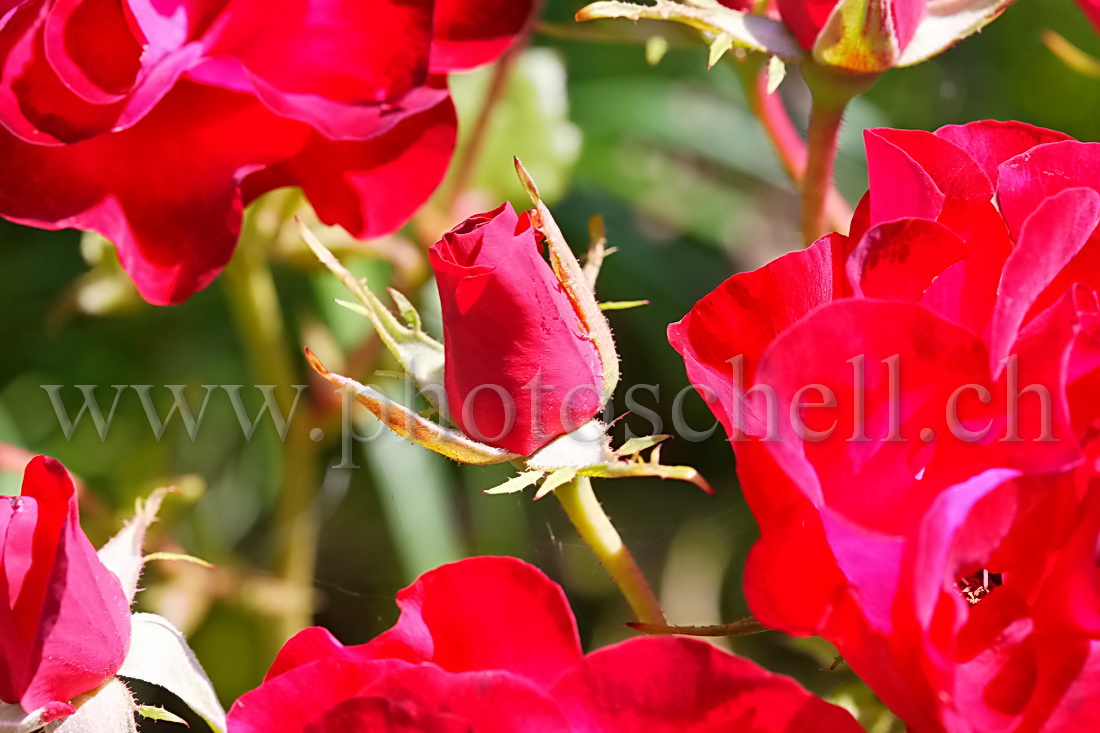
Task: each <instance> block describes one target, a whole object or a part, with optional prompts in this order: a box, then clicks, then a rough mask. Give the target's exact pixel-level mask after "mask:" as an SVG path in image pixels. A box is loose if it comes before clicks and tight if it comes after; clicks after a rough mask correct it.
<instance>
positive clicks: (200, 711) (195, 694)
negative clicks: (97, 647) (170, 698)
mask: <svg viewBox="0 0 1100 733" xmlns="http://www.w3.org/2000/svg"><path fill="white" fill-rule="evenodd" d="M131 618H132V621H133V625H132V633H131V637H130V639H131V640H130V650H129V651H128V652H127V653H126V660H125V661H124V662H123V663H122V667H121V669H119V670H118V674H119V676H120V677H130V678H132V679H136V680H141V681H143V682H148V683H149V684H151V685H157V686H158V687H163V688H164V689H166V690H168V691H169V692H171V693H172V694H173V695H175V696H176V697H178V698H179V699H180V700H182V701H183V703H184V704H185V705H187V707H189V708H191V709H192V710H193V711H195V713H196V714H197V715H198V716H199V717H201V718H202V719H203V720H204V721H206V723H207V725H209V726H210V728H211V729H212V730H213V731H214V733H224V731H225V711H224V710H223V709H222V706H221V703H219V702H218V696H217V695H216V694H215V693H214V687H213V686H212V685H211V684H210V678H208V677H207V676H206V672H204V671H203V669H202V666H201V665H200V664H199V661H198V660H197V659H196V658H195V654H194V653H193V652H192V651H191V648H190V647H189V646H187V640H186V639H184V638H183V634H181V633H180V632H179V631H178V630H177V629H176V627H175V626H173V625H172V624H171V623H169V622H168V620H167V619H165V618H162V617H160V616H157V615H155V614H152V613H135V614H134V615H133V616H132V617H131Z"/></svg>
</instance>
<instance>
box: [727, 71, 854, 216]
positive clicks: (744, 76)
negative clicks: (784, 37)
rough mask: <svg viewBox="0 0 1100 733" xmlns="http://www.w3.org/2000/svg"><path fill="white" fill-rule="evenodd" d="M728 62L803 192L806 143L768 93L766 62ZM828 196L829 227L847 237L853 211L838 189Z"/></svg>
mask: <svg viewBox="0 0 1100 733" xmlns="http://www.w3.org/2000/svg"><path fill="white" fill-rule="evenodd" d="M726 58H730V59H732V63H733V66H734V68H735V69H736V71H737V73H738V76H739V77H740V79H741V85H742V88H743V89H744V92H745V99H746V100H747V102H748V107H749V111H751V112H752V113H753V115H754V116H755V117H756V119H757V120H759V121H760V127H761V128H762V129H763V130H764V134H765V135H767V137H768V140H770V141H771V144H772V146H773V147H774V148H775V152H776V157H778V158H779V163H780V165H782V166H783V170H784V171H786V173H787V175H788V176H790V179H791V181H793V182H794V184H795V185H796V186H798V188H799V190H801V189H802V180H803V178H804V177H805V173H806V143H805V142H804V141H803V140H802V136H801V135H800V134H799V133H798V130H797V129H795V126H794V123H792V122H791V118H790V115H789V114H788V113H787V109H786V107H785V106H784V105H783V100H782V99H781V98H780V96H779V94H778V93H777V92H772V93H771V94H769V93H768V74H767V71H766V70H765V68H764V64H763V61H762V60H761V59H760V58H759V57H758V54H752V55H750V56H749V57H748V58H747V59H744V60H742V59H737V58H736V57H734V56H733V55H732V54H726ZM827 195H828V198H827V199H826V202H825V212H826V216H827V217H828V221H829V226H830V228H832V229H833V230H835V231H838V232H841V233H844V234H846V233H847V232H848V226H849V223H850V222H851V220H852V209H851V207H849V206H848V202H847V201H845V200H844V197H843V196H841V195H840V192H839V191H837V190H836V187H834V186H831V187H830V189H829V193H828V194H827Z"/></svg>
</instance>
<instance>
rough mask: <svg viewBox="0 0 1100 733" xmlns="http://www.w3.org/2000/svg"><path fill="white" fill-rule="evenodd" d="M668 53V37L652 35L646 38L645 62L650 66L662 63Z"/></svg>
mask: <svg viewBox="0 0 1100 733" xmlns="http://www.w3.org/2000/svg"><path fill="white" fill-rule="evenodd" d="M666 53H668V39H667V38H665V37H664V36H650V37H649V38H647V39H645V62H646V63H647V64H649V65H650V66H656V65H657V64H659V63H661V59H663V58H664V57H665V54H666Z"/></svg>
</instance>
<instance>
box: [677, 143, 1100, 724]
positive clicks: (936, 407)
mask: <svg viewBox="0 0 1100 733" xmlns="http://www.w3.org/2000/svg"><path fill="white" fill-rule="evenodd" d="M866 142H867V155H868V167H869V178H870V190H869V192H868V194H867V196H866V197H865V198H864V200H863V201H862V202H861V204H860V206H859V208H858V209H857V212H856V215H855V217H854V220H853V222H852V232H851V235H850V236H848V237H843V236H840V235H835V234H834V235H829V236H826V237H823V238H822V239H821V240H819V241H818V242H817V243H816V244H815V245H814V246H813V247H811V248H810V249H808V250H806V251H803V252H795V253H792V254H789V255H786V256H784V257H781V258H779V259H778V260H776V261H774V262H772V263H771V264H769V265H767V266H765V267H764V268H761V269H760V270H757V271H756V272H751V273H746V274H742V275H737V276H734V277H733V278H730V279H729V280H728V281H727V282H726V283H724V284H723V285H722V286H720V287H719V288H718V289H717V290H716V291H714V292H713V293H711V294H710V295H708V296H707V297H706V298H704V299H703V300H702V301H700V303H699V304H698V305H696V307H695V308H694V309H693V310H692V312H691V313H689V314H688V315H687V316H686V317H685V318H684V319H683V320H682V321H681V322H679V323H676V324H673V325H672V326H671V327H670V328H669V338H670V341H671V342H672V344H673V346H674V347H675V348H676V349H677V350H678V351H679V352H680V353H681V354H682V355H683V356H684V359H685V362H686V364H687V370H688V374H689V376H690V377H691V379H692V381H693V382H694V383H695V384H696V385H697V388H698V389H699V390H700V392H701V393H702V394H703V395H704V397H705V398H706V399H708V401H710V402H711V407H712V409H713V410H714V411H715V413H716V414H717V416H718V417H719V419H720V420H721V421H722V423H723V424H724V425H725V427H726V430H727V431H728V433H729V435H730V436H731V439H732V440H733V444H734V449H735V452H736V454H737V460H738V472H739V475H740V478H741V483H742V487H743V490H744V492H745V495H746V497H747V499H748V501H749V503H750V504H751V506H752V509H753V512H754V514H755V515H756V517H757V519H758V521H759V523H760V527H761V539H760V541H759V542H758V544H757V545H756V546H755V547H754V548H753V550H752V553H751V556H750V558H749V562H748V566H747V568H746V576H745V583H746V593H747V596H748V599H749V602H750V605H751V607H752V610H753V613H754V614H755V615H756V616H757V617H758V618H759V619H760V620H761V621H762V622H763V623H764V624H766V625H768V626H772V627H775V628H778V629H782V630H785V631H788V632H790V633H795V634H821V635H822V636H823V637H825V638H826V639H828V640H830V641H832V642H833V643H834V644H836V646H837V648H838V649H839V651H840V653H841V654H842V655H843V656H844V658H845V660H846V661H847V662H848V663H849V664H850V665H851V666H852V668H853V669H854V670H855V671H856V672H857V673H858V674H859V675H860V676H861V677H862V678H863V679H864V680H865V681H866V682H867V683H868V684H869V685H870V686H871V688H872V689H874V690H875V692H876V693H877V694H878V695H879V696H880V697H881V698H882V700H883V701H884V702H886V703H887V704H888V705H889V706H890V707H891V708H892V709H893V710H894V711H895V712H896V713H897V714H898V715H899V716H901V717H902V718H903V719H904V720H905V721H906V722H907V723H908V724H909V726H910V729H911V730H914V731H941V730H949V731H971V730H983V731H994V730H996V731H1001V730H1013V731H1033V730H1043V731H1055V730H1069V729H1074V730H1085V729H1092V728H1094V727H1097V726H1100V698H1097V697H1096V695H1095V694H1094V693H1095V690H1096V688H1097V686H1098V685H1100V642H1098V641H1097V640H1098V639H1100V593H1098V590H1100V586H1098V583H1100V571H1098V568H1097V561H1096V547H1097V539H1098V531H1100V482H1098V477H1100V474H1098V472H1097V471H1098V465H1097V458H1098V457H1100V441H1097V439H1096V438H1097V428H1098V427H1100V358H1098V357H1100V307H1098V303H1097V295H1096V293H1097V291H1098V290H1100V268H1098V267H1097V263H1098V262H1100V234H1098V231H1097V224H1098V222H1100V145H1097V144H1086V143H1080V142H1077V141H1075V140H1072V139H1069V138H1068V137H1067V136H1065V135H1062V134H1061V133H1057V132H1052V131H1049V130H1042V129H1038V128H1034V127H1030V126H1027V125H1023V124H1020V123H997V122H979V123H973V124H969V125H964V126H949V127H945V128H943V129H941V130H939V131H937V132H936V133H928V132H922V131H907V130H885V129H884V130H869V131H867V133H866ZM739 357H740V358H739ZM750 391H751V394H750V393H749V392H750ZM781 416H782V417H781ZM792 588H793V589H796V592H792V590H791V589H792Z"/></svg>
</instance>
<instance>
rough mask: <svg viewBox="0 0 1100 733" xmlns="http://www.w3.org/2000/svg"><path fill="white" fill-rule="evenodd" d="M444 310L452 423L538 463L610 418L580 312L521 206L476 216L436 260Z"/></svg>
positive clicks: (446, 241)
mask: <svg viewBox="0 0 1100 733" xmlns="http://www.w3.org/2000/svg"><path fill="white" fill-rule="evenodd" d="M429 255H430V258H431V264H432V269H434V270H435V275H436V282H437V284H438V286H439V298H440V301H441V302H442V307H443V342H444V349H445V353H446V362H445V366H444V383H445V384H444V386H445V388H446V392H447V403H448V408H449V411H450V416H451V419H453V420H454V422H455V424H456V425H457V426H458V427H459V428H460V429H461V430H462V431H463V432H465V433H466V434H467V435H469V436H470V437H471V438H474V439H475V440H478V441H481V442H483V443H489V444H491V445H495V446H499V447H501V448H504V449H506V450H509V451H512V452H513V453H518V454H520V455H524V456H527V455H531V454H532V453H534V452H535V451H536V450H538V449H539V448H541V447H542V446H543V445H545V444H546V443H548V442H550V441H551V440H553V439H554V438H556V437H557V436H559V435H563V434H565V433H569V432H572V431H573V430H575V429H576V428H578V427H580V426H581V425H583V424H584V423H586V422H588V421H589V420H590V419H592V417H594V416H595V415H596V413H597V412H598V411H599V410H600V407H601V404H600V403H601V399H600V395H601V392H602V390H603V367H602V363H601V361H600V355H599V353H598V352H597V350H596V346H595V345H594V344H593V342H592V340H591V338H589V337H588V336H586V335H585V334H584V333H583V332H582V330H581V327H580V319H579V317H578V316H577V311H576V309H575V308H574V306H573V303H572V302H571V301H570V300H569V297H568V296H567V295H566V293H565V290H564V289H563V288H562V286H561V284H560V283H559V282H558V280H557V278H556V277H555V276H554V273H553V271H552V270H551V269H550V265H549V264H548V263H547V262H546V260H544V259H543V257H542V254H541V253H540V249H539V244H538V242H537V241H536V238H535V231H534V229H533V228H532V226H531V221H530V219H529V217H528V216H527V215H526V214H524V215H523V216H516V212H515V211H514V210H513V209H512V206H511V204H502V205H501V206H500V207H499V208H497V209H494V210H493V211H489V212H486V213H484V214H478V215H476V216H472V217H470V218H469V219H467V220H466V221H464V222H463V223H462V224H459V225H458V226H457V227H455V228H454V229H452V230H451V231H449V232H447V234H445V235H443V239H441V240H440V241H439V242H436V244H435V245H434V246H433V247H432V248H431V251H430V252H429Z"/></svg>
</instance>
